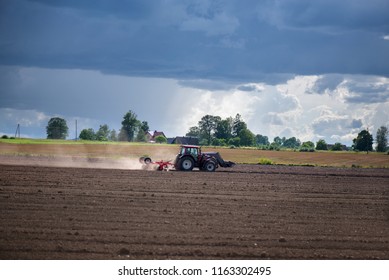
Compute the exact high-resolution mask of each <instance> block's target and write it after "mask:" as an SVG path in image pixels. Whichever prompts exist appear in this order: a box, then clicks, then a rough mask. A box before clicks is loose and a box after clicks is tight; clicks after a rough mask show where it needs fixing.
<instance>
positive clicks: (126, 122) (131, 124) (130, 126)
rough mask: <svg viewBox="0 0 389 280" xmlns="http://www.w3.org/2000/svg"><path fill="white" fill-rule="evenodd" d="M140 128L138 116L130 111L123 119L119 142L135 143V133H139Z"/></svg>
mask: <svg viewBox="0 0 389 280" xmlns="http://www.w3.org/2000/svg"><path fill="white" fill-rule="evenodd" d="M139 126H140V121H139V120H138V116H137V115H136V114H135V113H134V112H133V111H131V110H130V111H128V112H127V113H126V114H125V115H124V117H123V121H122V129H121V130H120V134H119V135H120V138H119V140H121V141H130V142H132V141H134V137H135V133H136V132H137V131H138V129H139ZM125 139H126V140H125Z"/></svg>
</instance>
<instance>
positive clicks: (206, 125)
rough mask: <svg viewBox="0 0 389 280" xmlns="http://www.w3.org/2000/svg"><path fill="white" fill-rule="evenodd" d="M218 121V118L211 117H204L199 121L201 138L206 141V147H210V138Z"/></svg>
mask: <svg viewBox="0 0 389 280" xmlns="http://www.w3.org/2000/svg"><path fill="white" fill-rule="evenodd" d="M218 121H220V117H217V116H216V117H215V116H211V115H205V116H204V117H202V118H201V120H200V121H199V124H198V125H199V129H200V133H201V135H202V136H204V138H205V139H206V141H207V145H211V142H212V136H213V133H214V131H215V129H216V124H217V122H218Z"/></svg>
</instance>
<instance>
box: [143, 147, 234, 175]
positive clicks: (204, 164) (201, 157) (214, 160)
mask: <svg viewBox="0 0 389 280" xmlns="http://www.w3.org/2000/svg"><path fill="white" fill-rule="evenodd" d="M139 161H140V162H141V163H142V164H143V165H144V167H145V169H147V167H148V166H149V165H150V164H157V165H158V167H157V169H158V170H164V169H168V168H169V167H174V168H175V169H176V170H180V171H191V170H192V169H193V168H195V167H197V168H199V169H200V170H203V171H209V172H213V171H215V170H216V168H218V167H219V166H221V167H232V166H234V165H235V163H233V162H232V161H225V160H223V158H222V157H221V156H220V154H219V153H217V152H207V153H202V152H201V147H200V146H193V145H182V146H181V147H180V152H179V153H178V155H177V156H176V159H175V161H174V163H171V162H170V161H162V160H161V161H158V162H153V161H152V160H151V158H149V157H141V158H140V159H139Z"/></svg>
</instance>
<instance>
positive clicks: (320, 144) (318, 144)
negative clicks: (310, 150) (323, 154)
mask: <svg viewBox="0 0 389 280" xmlns="http://www.w3.org/2000/svg"><path fill="white" fill-rule="evenodd" d="M316 150H318V151H319V150H321V151H326V150H328V146H327V143H326V141H325V140H324V139H320V140H319V141H317V142H316Z"/></svg>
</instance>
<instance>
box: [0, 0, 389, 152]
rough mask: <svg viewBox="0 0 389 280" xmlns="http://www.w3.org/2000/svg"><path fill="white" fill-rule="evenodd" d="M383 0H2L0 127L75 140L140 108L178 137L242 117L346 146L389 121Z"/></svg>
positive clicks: (154, 125) (271, 131)
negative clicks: (65, 132) (60, 126)
mask: <svg viewBox="0 0 389 280" xmlns="http://www.w3.org/2000/svg"><path fill="white" fill-rule="evenodd" d="M388 14H389V1H387V0H370V1H362V0H343V1H335V0H225V1H218V0H198V1H194V0H115V1H113V0H95V1H86V0H56V1H51V0H0V135H3V134H6V135H9V136H13V135H14V134H15V131H16V128H17V125H18V124H20V132H21V135H22V136H23V137H32V138H46V125H47V122H48V120H49V119H50V118H51V117H57V116H58V117H62V118H64V119H65V120H66V121H67V124H68V126H69V136H68V138H69V139H74V138H75V122H76V120H77V124H78V127H77V128H78V133H79V132H80V131H81V129H84V128H93V129H95V130H97V129H98V128H99V126H100V125H103V124H108V126H109V127H110V128H111V129H116V130H117V131H118V130H119V129H120V127H121V121H122V119H123V116H124V114H125V113H126V112H128V111H129V110H132V111H134V112H135V113H136V114H137V116H138V119H139V120H141V121H147V122H148V123H149V126H150V129H151V130H158V131H163V132H164V133H165V135H167V136H168V137H174V136H182V135H185V134H186V133H187V132H188V130H189V127H191V126H195V125H197V123H198V121H199V120H200V119H201V117H202V116H204V115H206V114H210V115H218V116H220V117H222V118H226V117H229V116H232V117H234V116H235V115H236V114H237V113H239V114H240V115H241V116H242V118H243V120H244V121H245V122H246V123H247V124H248V128H249V129H250V130H251V131H252V132H253V133H254V134H261V135H266V136H268V137H269V139H270V140H272V139H273V138H274V137H276V136H280V137H287V138H288V137H292V136H294V137H297V138H299V139H300V140H301V141H314V142H315V141H318V140H319V139H325V140H326V141H327V143H335V142H341V143H343V144H346V145H351V144H352V139H353V138H355V137H356V136H357V134H358V132H360V131H361V130H362V129H369V131H370V132H371V133H372V134H373V136H375V133H376V131H377V129H378V128H379V127H380V126H382V125H384V126H389V17H388Z"/></svg>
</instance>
